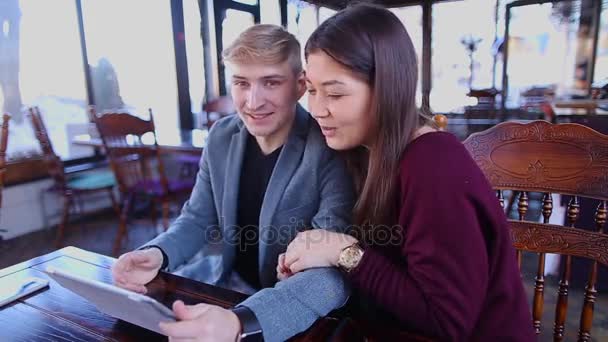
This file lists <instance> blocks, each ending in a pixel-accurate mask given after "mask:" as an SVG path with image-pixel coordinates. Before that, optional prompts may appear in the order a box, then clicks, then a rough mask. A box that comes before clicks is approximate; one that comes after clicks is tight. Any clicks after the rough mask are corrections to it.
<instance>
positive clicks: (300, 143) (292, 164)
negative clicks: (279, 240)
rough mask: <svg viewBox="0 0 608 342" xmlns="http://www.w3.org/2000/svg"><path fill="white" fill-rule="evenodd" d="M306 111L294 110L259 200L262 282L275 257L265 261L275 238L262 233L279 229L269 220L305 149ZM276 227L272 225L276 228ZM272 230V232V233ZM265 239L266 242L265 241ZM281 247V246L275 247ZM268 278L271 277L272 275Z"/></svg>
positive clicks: (298, 107)
mask: <svg viewBox="0 0 608 342" xmlns="http://www.w3.org/2000/svg"><path fill="white" fill-rule="evenodd" d="M309 120H310V118H309V114H308V113H307V112H306V111H305V110H304V109H303V108H302V107H300V106H299V105H298V106H297V110H296V117H295V119H294V124H293V127H292V130H291V132H290V134H289V137H288V139H287V141H286V143H285V145H283V150H282V151H281V154H280V155H279V158H278V160H277V163H276V165H275V167H274V170H273V171H272V175H271V176H270V180H269V182H268V187H267V188H266V194H265V195H264V201H263V203H262V210H261V212H260V226H259V230H260V231H259V233H260V235H259V236H260V239H259V242H260V243H259V260H258V261H259V270H260V280H261V281H262V284H264V280H263V279H262V277H263V272H262V270H264V269H265V266H264V265H265V264H266V263H267V262H268V263H273V262H274V260H266V256H267V255H269V254H270V255H272V253H267V252H268V251H267V248H273V246H274V244H276V241H267V240H268V239H266V238H265V237H264V236H265V234H267V236H277V235H276V233H279V232H270V231H268V230H269V229H273V227H272V226H271V225H272V219H273V217H274V214H275V212H276V210H277V207H278V205H279V203H280V201H281V198H282V197H283V194H284V192H285V189H286V188H287V185H288V184H289V181H290V180H291V177H292V175H293V173H294V172H295V171H296V169H297V168H298V167H299V166H300V160H301V158H302V153H303V152H304V148H305V146H306V136H307V134H308V125H309ZM276 228H278V227H274V229H276ZM273 233H275V234H273ZM267 242H268V243H269V244H267ZM275 247H281V246H275ZM266 269H271V270H272V271H273V272H274V268H266ZM271 277H273V278H274V276H273V275H271Z"/></svg>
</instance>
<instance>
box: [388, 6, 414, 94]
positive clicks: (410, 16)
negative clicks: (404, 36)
mask: <svg viewBox="0 0 608 342" xmlns="http://www.w3.org/2000/svg"><path fill="white" fill-rule="evenodd" d="M390 10H391V11H392V12H393V13H394V14H395V15H396V16H397V17H398V18H399V20H401V23H403V26H405V29H406V30H407V33H408V34H409V35H410V39H411V40H412V43H413V44H414V49H416V56H417V57H418V84H417V85H416V88H417V89H416V103H417V104H418V106H420V105H421V104H422V7H421V6H409V7H402V8H391V9H390Z"/></svg>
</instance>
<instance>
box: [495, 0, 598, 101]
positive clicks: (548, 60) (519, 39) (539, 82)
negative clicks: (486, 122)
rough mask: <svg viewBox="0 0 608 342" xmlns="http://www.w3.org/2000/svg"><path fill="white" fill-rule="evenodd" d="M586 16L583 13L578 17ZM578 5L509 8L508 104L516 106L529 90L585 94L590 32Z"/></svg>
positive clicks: (591, 42) (590, 40)
mask: <svg viewBox="0 0 608 342" xmlns="http://www.w3.org/2000/svg"><path fill="white" fill-rule="evenodd" d="M582 14H584V15H582ZM590 14H591V13H590V11H589V10H587V9H586V10H585V11H581V1H579V0H577V1H562V2H558V3H546V4H541V5H538V4H537V5H528V6H520V7H513V8H512V9H511V23H510V27H509V47H508V48H509V51H508V60H507V75H508V76H509V79H508V81H509V83H508V84H509V88H508V96H507V104H508V105H509V106H518V105H519V104H521V103H522V102H523V100H522V99H521V95H522V93H523V92H525V91H526V90H528V89H530V88H533V87H542V88H550V89H552V90H553V91H554V92H555V94H556V96H558V97H559V96H571V95H581V96H586V94H587V88H588V84H587V80H588V68H589V61H590V60H591V53H592V46H593V40H592V38H591V37H592V32H593V30H592V29H591V27H590V20H589V15H590Z"/></svg>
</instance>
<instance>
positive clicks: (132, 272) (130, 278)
mask: <svg viewBox="0 0 608 342" xmlns="http://www.w3.org/2000/svg"><path fill="white" fill-rule="evenodd" d="M162 264H163V253H162V252H161V251H160V249H158V248H149V249H145V250H138V251H133V252H129V253H125V254H123V255H121V256H120V257H119V258H118V260H117V261H116V262H115V263H114V265H112V277H113V278H114V283H115V284H116V285H118V286H120V287H122V288H125V289H128V290H131V291H135V292H139V293H146V292H147V290H146V287H145V286H144V285H146V284H147V283H149V282H150V281H151V280H152V279H154V277H156V275H157V274H158V271H159V270H160V267H161V266H162Z"/></svg>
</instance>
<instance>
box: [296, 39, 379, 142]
mask: <svg viewBox="0 0 608 342" xmlns="http://www.w3.org/2000/svg"><path fill="white" fill-rule="evenodd" d="M306 87H307V90H308V95H309V96H308V106H309V109H310V111H311V112H312V115H313V116H314V118H315V119H316V120H317V122H318V123H319V126H321V130H322V132H323V135H325V139H326V141H327V145H328V146H329V147H331V148H332V149H334V150H348V149H351V148H354V147H357V146H360V145H364V146H368V147H369V146H370V145H371V144H373V140H374V135H375V134H374V130H375V129H374V125H373V120H374V119H373V117H372V114H371V103H372V88H371V87H370V85H369V84H367V83H366V82H365V81H364V80H362V79H361V78H360V77H357V75H356V74H355V73H354V72H353V71H351V70H349V69H347V68H346V67H344V66H342V65H341V64H339V63H338V62H336V61H335V60H334V59H333V58H331V57H330V56H329V55H327V54H326V53H325V52H323V51H318V52H315V53H311V54H310V55H308V63H307V67H306Z"/></svg>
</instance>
